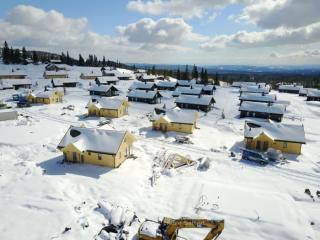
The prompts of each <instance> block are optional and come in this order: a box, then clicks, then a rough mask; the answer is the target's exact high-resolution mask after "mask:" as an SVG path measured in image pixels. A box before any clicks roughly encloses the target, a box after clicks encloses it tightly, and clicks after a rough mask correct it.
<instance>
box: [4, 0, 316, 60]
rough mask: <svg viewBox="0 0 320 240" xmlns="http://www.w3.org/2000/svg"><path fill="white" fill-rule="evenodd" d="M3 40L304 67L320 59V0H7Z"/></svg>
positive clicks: (110, 54)
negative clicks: (70, 0)
mask: <svg viewBox="0 0 320 240" xmlns="http://www.w3.org/2000/svg"><path fill="white" fill-rule="evenodd" d="M1 5H3V7H2V9H1V10H0V29H1V34H0V41H1V42H2V43H3V42H4V41H5V40H6V41H7V42H8V44H9V45H12V46H14V47H22V46H25V47H27V48H28V49H34V50H45V51H50V52H56V53H60V52H61V51H64V52H66V51H69V53H70V55H72V56H73V57H76V58H77V56H78V54H79V53H82V54H83V55H86V54H89V53H92V54H96V55H97V56H98V57H102V56H106V57H107V58H109V59H113V60H115V59H119V60H120V61H121V62H136V63H137V62H141V63H152V64H153V63H154V64H194V63H195V64H199V65H217V64H231V65H236V64H239V65H304V64H319V62H320V61H319V60H320V15H319V14H318V9H320V1H318V0H306V1H300V0H148V1H144V0H131V1H124V0H120V1H107V2H106V1H99V0H93V1H91V2H90V4H89V3H88V2H87V1H79V3H78V2H77V4H76V5H72V3H70V2H68V3H66V2H65V1H64V2H63V1H61V0H56V1H37V0H29V1H26V0H25V1H18V0H16V1H3V2H2V3H1Z"/></svg>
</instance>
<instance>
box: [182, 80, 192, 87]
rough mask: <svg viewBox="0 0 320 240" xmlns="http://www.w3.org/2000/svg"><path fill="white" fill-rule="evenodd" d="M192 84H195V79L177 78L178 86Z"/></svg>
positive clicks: (189, 85)
mask: <svg viewBox="0 0 320 240" xmlns="http://www.w3.org/2000/svg"><path fill="white" fill-rule="evenodd" d="M193 84H196V81H195V80H177V86H178V87H191V85H193Z"/></svg>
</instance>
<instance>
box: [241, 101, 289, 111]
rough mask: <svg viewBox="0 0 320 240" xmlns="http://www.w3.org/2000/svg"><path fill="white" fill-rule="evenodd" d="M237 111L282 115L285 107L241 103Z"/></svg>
mask: <svg viewBox="0 0 320 240" xmlns="http://www.w3.org/2000/svg"><path fill="white" fill-rule="evenodd" d="M239 110H240V111H249V112H261V113H273V114H284V112H285V105H282V104H273V105H269V104H268V103H262V102H243V103H242V104H241V106H240V108H239Z"/></svg>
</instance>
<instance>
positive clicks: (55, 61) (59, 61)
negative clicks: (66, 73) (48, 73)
mask: <svg viewBox="0 0 320 240" xmlns="http://www.w3.org/2000/svg"><path fill="white" fill-rule="evenodd" d="M50 62H51V63H61V60H60V59H51V60H50Z"/></svg>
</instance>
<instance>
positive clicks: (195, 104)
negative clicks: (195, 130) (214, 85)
mask: <svg viewBox="0 0 320 240" xmlns="http://www.w3.org/2000/svg"><path fill="white" fill-rule="evenodd" d="M215 102H216V101H215V100H214V98H213V97H212V96H209V95H202V96H201V95H199V96H192V95H180V96H179V97H178V98H177V99H176V100H175V103H176V105H177V107H179V108H186V109H195V110H201V111H204V112H209V111H210V110H211V109H212V107H213V105H214V103H215Z"/></svg>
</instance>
